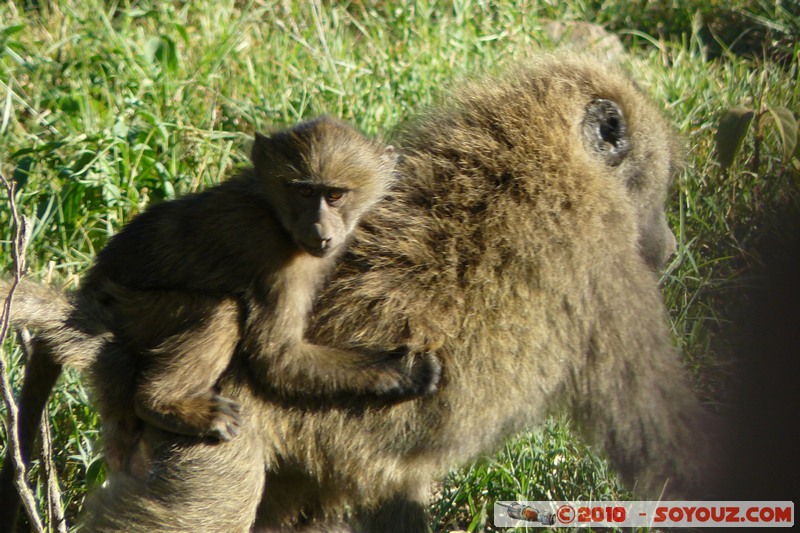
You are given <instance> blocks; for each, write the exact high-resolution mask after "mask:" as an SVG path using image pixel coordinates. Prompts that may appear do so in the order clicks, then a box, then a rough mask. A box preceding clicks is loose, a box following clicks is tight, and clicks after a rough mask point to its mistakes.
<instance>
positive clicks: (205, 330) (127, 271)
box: [80, 117, 438, 440]
mask: <svg viewBox="0 0 800 533" xmlns="http://www.w3.org/2000/svg"><path fill="white" fill-rule="evenodd" d="M394 158H395V156H394V154H393V149H392V148H384V147H382V146H379V145H378V144H376V143H374V142H372V141H370V140H368V139H366V138H365V137H364V136H362V135H361V134H360V133H358V132H356V131H355V130H353V129H352V128H350V127H348V126H346V125H344V124H343V123H341V122H338V121H335V120H332V119H330V118H327V117H323V118H319V119H316V120H313V121H310V122H306V123H303V124H300V125H299V126H296V127H294V128H292V129H290V130H287V131H284V132H280V133H276V134H274V135H272V136H270V137H265V136H263V135H260V134H256V138H255V143H254V144H253V150H252V161H253V167H252V169H248V170H245V171H243V172H241V173H240V174H239V175H238V176H236V177H234V178H232V179H230V180H228V181H226V182H224V183H222V184H220V185H218V186H216V187H213V188H211V189H208V190H206V191H204V192H201V193H197V194H192V195H187V196H184V197H183V198H180V199H178V200H175V201H172V202H165V203H162V204H158V205H155V206H153V207H152V208H150V209H148V210H147V211H146V212H145V213H143V214H142V215H140V216H138V217H136V218H135V219H133V220H132V221H131V223H130V224H128V225H127V226H126V227H125V228H124V229H123V230H122V231H121V232H120V233H119V234H118V235H116V236H114V237H113V238H112V239H111V241H110V242H109V243H108V245H107V246H106V247H105V248H104V249H103V250H102V251H101V252H100V253H99V254H98V257H97V261H96V263H95V265H94V266H93V267H92V268H91V270H90V271H89V272H88V274H87V276H86V280H85V282H84V283H83V286H82V288H81V291H80V294H81V297H82V298H84V299H88V300H91V301H100V302H103V304H104V306H105V308H106V309H107V311H108V314H109V315H110V316H111V317H112V318H111V319H110V322H109V329H110V330H111V331H113V333H114V335H115V338H116V340H117V342H119V343H121V344H122V345H124V348H123V349H122V350H121V351H122V352H124V353H125V354H136V355H137V356H141V357H140V358H141V360H140V361H137V362H136V363H135V366H136V367H137V369H140V373H141V378H140V383H139V384H138V386H137V391H136V402H135V405H136V414H137V415H138V416H139V417H140V418H142V419H144V420H145V421H147V422H150V423H152V424H154V425H157V426H160V427H162V429H166V430H169V431H174V432H177V433H183V434H187V435H200V436H213V437H216V438H220V439H223V440H228V439H230V438H231V437H233V436H234V435H235V433H236V430H237V425H238V406H237V405H235V403H232V402H231V401H230V400H228V399H227V398H223V397H221V396H219V395H218V394H217V393H216V392H215V391H214V390H213V387H214V384H215V383H216V381H217V379H218V378H219V376H220V374H221V373H222V372H223V371H224V369H225V368H226V367H227V366H228V363H229V361H230V358H231V356H232V355H233V352H234V350H235V348H236V345H237V343H238V342H239V340H240V337H241V340H242V343H243V347H244V349H245V350H246V352H247V353H248V354H250V355H252V358H251V360H250V365H251V367H252V370H253V375H254V376H256V379H257V380H260V381H262V382H263V385H264V386H265V387H274V388H275V389H276V390H278V391H280V392H281V393H283V394H285V395H292V394H301V395H307V394H317V395H327V396H330V395H334V394H339V393H357V394H364V393H367V394H378V395H386V394H391V395H408V394H417V393H424V392H430V391H432V390H433V389H435V384H436V381H437V380H438V364H437V362H436V360H435V359H434V358H432V357H431V356H428V355H426V356H422V357H419V358H414V357H413V356H409V357H406V358H404V357H403V356H404V355H406V352H403V351H402V350H395V351H392V352H381V351H365V350H361V351H357V352H356V351H344V350H338V349H334V348H328V347H325V346H317V345H313V344H310V343H307V342H305V341H304V340H303V334H304V331H305V324H306V315H307V314H308V312H309V311H310V308H311V305H312V303H313V299H314V296H315V294H316V292H317V290H318V288H319V287H320V286H321V285H322V281H323V280H324V278H325V276H326V275H327V274H328V273H329V272H330V270H331V269H332V267H333V266H334V264H335V260H336V259H337V258H338V256H339V255H340V254H341V252H342V251H343V250H344V249H345V243H346V242H347V240H348V239H349V238H350V235H351V233H352V231H353V229H354V228H355V226H356V223H357V222H358V220H359V218H360V217H361V215H362V214H363V213H364V212H366V211H367V210H368V209H369V208H370V207H371V206H372V205H373V204H375V203H376V202H377V201H378V200H379V199H381V198H382V197H383V195H384V194H385V193H386V191H387V189H388V186H389V185H390V184H391V180H392V172H393V169H394ZM118 358H119V357H118V356H117V354H114V357H112V358H109V359H108V360H107V361H102V362H103V363H107V364H102V365H99V366H98V367H97V368H95V369H94V373H95V374H96V380H97V381H98V382H99V383H105V382H107V380H110V379H113V376H114V375H117V374H118V373H119V370H120V368H119V363H118V361H117V359H118ZM101 389H102V387H101ZM115 394H116V392H115ZM100 397H101V399H102V397H103V395H102V390H101V392H100ZM101 403H102V402H101ZM116 403H117V402H112V404H113V405H116Z"/></svg>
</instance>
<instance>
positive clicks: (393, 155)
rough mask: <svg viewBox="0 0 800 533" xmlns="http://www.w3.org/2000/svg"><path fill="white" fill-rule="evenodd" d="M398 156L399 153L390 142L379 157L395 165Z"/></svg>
mask: <svg viewBox="0 0 800 533" xmlns="http://www.w3.org/2000/svg"><path fill="white" fill-rule="evenodd" d="M398 157H399V154H398V153H397V150H396V149H395V147H394V146H392V145H391V144H389V145H387V146H386V147H385V148H384V149H383V154H382V155H381V158H382V159H383V160H384V161H386V163H387V164H389V165H391V166H392V167H393V166H394V165H395V163H397V158H398Z"/></svg>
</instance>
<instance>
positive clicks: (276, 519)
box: [87, 57, 708, 532]
mask: <svg viewBox="0 0 800 533" xmlns="http://www.w3.org/2000/svg"><path fill="white" fill-rule="evenodd" d="M397 144H398V145H399V147H400V153H401V159H400V162H399V166H400V172H401V173H402V179H401V180H400V184H399V185H398V187H397V188H396V190H395V191H394V193H393V194H392V196H391V197H390V198H389V199H388V200H387V201H384V202H383V203H382V204H381V205H380V206H379V207H378V208H377V209H376V210H375V211H374V212H373V213H372V214H370V215H368V216H367V217H366V218H365V220H364V222H363V224H362V227H361V229H360V230H358V232H357V236H356V239H355V242H354V244H353V246H352V248H351V249H350V251H349V252H348V254H347V256H346V258H345V260H344V262H343V263H342V264H341V266H340V267H339V268H338V271H337V273H336V275H335V277H334V279H333V281H332V283H331V284H330V285H329V286H328V288H327V290H326V291H325V293H324V294H323V296H322V298H321V300H320V301H319V303H318V305H317V313H316V316H315V319H314V321H313V324H314V325H313V326H312V327H311V329H310V335H312V336H313V337H314V340H315V341H316V342H320V343H324V344H330V345H337V344H338V345H341V346H343V347H351V346H359V345H363V346H394V345H400V344H407V345H409V346H410V347H411V348H412V349H416V348H417V347H419V349H423V348H428V347H431V346H433V347H436V348H437V351H436V353H437V355H438V356H439V357H440V358H441V360H442V363H443V369H444V376H443V380H442V383H441V388H440V390H439V392H438V393H437V394H435V395H433V396H429V397H424V398H417V399H413V400H411V401H408V402H404V403H399V404H396V405H388V406H387V405H378V404H373V403H370V402H369V400H365V399H356V398H352V399H346V400H342V401H341V402H337V403H330V402H329V403H323V402H321V401H315V400H308V401H307V403H295V402H292V401H290V400H286V399H281V398H278V397H275V396H274V395H270V394H269V393H268V392H266V391H262V390H258V389H257V387H255V386H254V382H251V381H250V380H249V379H248V377H247V372H248V369H247V368H246V362H245V359H246V358H244V357H238V361H239V366H238V367H234V368H233V369H232V370H231V371H230V373H229V375H228V376H227V378H226V379H225V381H224V382H223V384H222V389H223V390H222V394H225V395H226V396H229V397H231V398H233V399H235V400H237V401H239V402H241V404H242V412H243V413H244V418H245V420H244V421H243V427H242V432H241V434H240V435H239V436H238V437H237V438H236V439H234V440H232V441H230V442H227V443H220V444H218V445H210V444H206V443H198V442H196V441H191V440H187V439H185V438H181V437H176V436H173V435H167V434H163V433H159V432H158V431H156V430H154V429H152V430H150V431H149V432H148V433H146V435H145V437H144V439H143V440H142V441H141V442H140V443H139V447H140V449H139V452H140V453H141V454H142V455H143V456H145V457H150V456H151V454H152V457H153V463H152V465H153V466H152V471H151V473H150V475H149V476H148V478H147V479H146V480H140V479H135V478H133V477H131V476H129V475H127V474H125V473H123V472H117V473H112V476H111V479H110V483H109V485H108V486H107V487H104V488H103V489H101V490H100V491H99V494H98V495H97V497H96V500H95V502H94V504H93V505H91V506H90V507H91V509H92V513H91V515H90V516H89V517H88V524H87V525H88V526H89V527H90V530H92V529H96V530H111V529H119V530H126V531H145V530H147V531H150V530H152V529H151V528H155V529H157V530H161V531H164V530H166V531H188V530H204V531H239V530H248V529H249V528H250V527H251V524H252V521H253V520H256V524H257V526H258V528H261V529H268V528H277V529H281V528H284V529H285V527H286V526H288V525H299V524H312V525H313V524H314V523H315V521H316V520H323V521H324V520H327V521H329V522H337V521H338V520H340V519H342V517H343V516H345V514H346V513H345V510H346V509H349V515H350V519H351V521H352V523H353V524H356V528H357V529H363V530H367V531H376V532H377V531H380V532H385V531H398V532H399V531H402V532H409V531H423V530H424V529H425V528H426V521H427V515H426V507H427V499H428V495H429V487H430V482H431V480H432V479H433V478H434V477H435V476H438V475H441V474H442V473H443V472H445V471H446V470H447V469H448V468H450V467H452V466H454V465H455V464H457V463H460V462H464V461H467V460H469V459H471V458H473V457H475V456H476V455H477V454H480V453H484V452H487V451H491V450H492V448H493V447H495V446H497V445H498V444H499V443H501V442H502V441H503V440H504V439H506V438H507V437H509V436H510V435H512V434H513V433H514V432H516V431H518V430H520V429H522V428H525V427H529V426H530V425H534V424H536V423H538V422H540V421H541V420H542V419H543V417H544V416H545V415H546V414H547V413H550V412H553V411H556V410H560V409H569V410H570V411H571V412H572V413H573V414H574V419H575V420H576V421H577V422H578V424H579V425H580V427H581V428H582V429H583V432H584V434H585V435H586V436H587V437H589V438H590V439H591V440H592V441H593V442H595V443H598V444H599V445H601V446H602V448H603V449H604V450H605V451H606V452H607V453H608V455H609V457H610V458H611V460H612V461H613V463H614V464H615V465H616V467H617V468H618V469H619V470H620V472H621V473H622V474H623V476H624V478H625V479H626V480H627V481H628V482H630V483H635V484H636V489H637V490H638V491H640V492H641V494H642V495H643V496H657V495H658V494H659V491H660V489H661V488H662V486H663V484H664V483H665V482H667V481H668V484H667V493H668V494H671V495H682V496H687V497H689V496H694V495H696V494H697V493H696V492H694V491H695V490H696V489H697V488H698V487H699V486H701V485H702V484H703V483H704V482H706V481H707V480H706V479H705V469H706V468H707V463H704V462H703V459H705V450H706V446H707V441H708V436H707V433H704V432H703V430H704V429H705V426H704V425H703V424H704V422H703V419H704V414H703V412H702V409H701V408H700V406H699V404H698V402H697V400H696V399H695V396H694V395H693V394H692V391H691V390H690V389H689V387H688V386H687V384H686V380H685V376H684V372H683V369H682V366H681V363H680V360H679V357H678V355H677V353H676V351H675V349H674V347H673V345H672V342H671V339H670V335H669V330H668V328H667V318H666V314H665V312H664V306H663V303H662V301H661V296H660V293H659V291H658V288H657V277H656V274H655V270H654V269H655V267H656V266H657V265H658V264H659V263H660V262H661V261H662V260H663V259H664V258H665V257H666V256H667V255H668V254H669V253H670V252H671V251H672V247H673V246H674V238H673V237H672V234H671V233H670V232H669V229H668V228H667V226H666V222H665V218H664V213H663V201H664V197H665V194H666V190H667V187H668V184H669V181H670V174H671V172H672V167H673V164H674V160H675V158H676V148H675V142H674V140H673V133H672V131H671V128H670V127H668V126H667V125H666V123H665V121H664V120H663V119H662V118H661V116H660V115H659V113H658V112H657V111H656V110H655V109H654V108H653V106H652V105H651V104H650V103H649V102H648V101H647V99H646V98H645V97H644V96H642V95H641V94H640V93H639V91H637V90H636V89H635V88H633V87H632V85H631V84H630V83H629V82H628V81H626V80H625V79H624V77H622V76H621V75H619V74H618V73H615V72H614V71H610V70H609V69H608V68H607V67H605V66H594V65H593V64H592V63H591V62H587V61H582V60H579V59H569V58H563V57H562V58H554V59H545V60H541V61H539V62H538V63H536V64H534V65H533V66H531V67H529V68H527V69H524V70H518V71H517V72H514V79H513V80H508V79H506V80H501V81H496V80H494V81H488V82H485V83H482V84H474V85H470V86H468V87H466V88H464V89H463V90H461V91H460V92H458V93H456V94H454V95H451V96H450V97H449V99H448V101H447V102H446V103H445V104H444V105H443V106H442V107H441V108H440V109H438V110H435V111H433V112H432V113H430V114H429V115H426V116H425V117H423V118H421V119H419V120H418V121H417V122H416V123H414V124H413V125H411V126H409V127H408V128H407V129H406V130H405V131H404V132H403V133H402V135H400V138H399V139H398V140H397ZM265 474H266V477H265ZM265 479H266V485H264V480H265ZM259 501H260V502H261V503H260V506H258V510H256V506H257V503H258V502H259ZM320 527H323V526H322V525H321V526H320ZM258 528H257V529H258ZM342 528H345V526H342Z"/></svg>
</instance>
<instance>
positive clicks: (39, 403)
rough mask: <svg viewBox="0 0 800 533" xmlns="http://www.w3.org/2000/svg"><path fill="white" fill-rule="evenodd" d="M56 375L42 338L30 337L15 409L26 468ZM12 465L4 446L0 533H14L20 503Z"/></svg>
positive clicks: (57, 367)
mask: <svg viewBox="0 0 800 533" xmlns="http://www.w3.org/2000/svg"><path fill="white" fill-rule="evenodd" d="M59 375H61V365H59V364H57V363H55V362H54V361H53V358H52V356H51V354H49V353H48V349H47V345H46V344H45V342H44V341H43V339H39V338H34V340H33V349H32V350H31V354H30V359H29V360H28V362H27V364H26V365H25V381H24V382H23V384H22V392H21V393H20V397H19V400H18V410H17V431H18V433H17V434H18V435H19V451H20V455H21V456H22V462H23V463H24V464H25V465H26V466H30V460H31V454H32V453H33V445H34V443H35V442H36V434H37V430H38V428H39V424H40V423H41V420H42V413H43V412H44V408H45V405H46V404H47V400H48V399H49V398H50V391H51V390H52V389H53V386H54V385H55V383H56V380H57V379H58V376H59ZM13 463H14V461H13V459H12V458H11V455H10V450H9V447H8V446H6V457H5V460H4V461H3V470H2V472H0V501H2V502H3V504H2V505H0V533H13V532H15V531H16V530H17V525H16V523H17V517H18V515H19V508H20V503H21V500H20V496H19V493H18V492H17V489H16V486H15V485H14V477H15V471H14V464H13Z"/></svg>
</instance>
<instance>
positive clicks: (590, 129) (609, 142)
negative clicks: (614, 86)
mask: <svg viewBox="0 0 800 533" xmlns="http://www.w3.org/2000/svg"><path fill="white" fill-rule="evenodd" d="M583 137H584V139H583V140H584V142H585V143H586V146H587V147H588V148H589V149H590V150H592V151H593V152H595V153H596V154H597V155H599V156H600V157H601V158H602V159H603V160H604V161H605V163H606V164H607V165H609V166H612V167H615V166H617V165H619V164H620V163H622V160H623V159H625V156H627V155H628V153H629V152H630V151H631V142H630V139H629V138H628V125H627V122H626V121H625V115H624V114H623V113H622V109H620V108H619V106H618V105H617V104H616V103H615V102H612V101H611V100H606V99H603V98H599V99H597V100H592V101H591V102H590V103H589V105H587V106H586V112H585V114H584V116H583Z"/></svg>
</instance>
